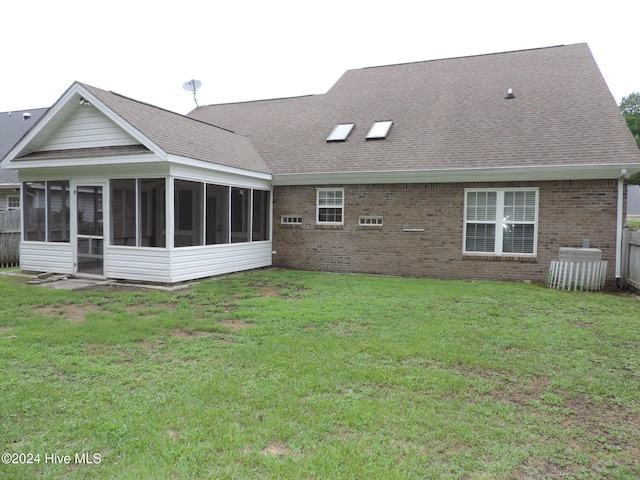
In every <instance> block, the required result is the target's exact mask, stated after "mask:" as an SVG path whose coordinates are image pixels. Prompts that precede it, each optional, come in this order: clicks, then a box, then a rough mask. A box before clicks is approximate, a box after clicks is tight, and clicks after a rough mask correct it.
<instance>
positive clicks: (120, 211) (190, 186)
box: [9, 44, 640, 282]
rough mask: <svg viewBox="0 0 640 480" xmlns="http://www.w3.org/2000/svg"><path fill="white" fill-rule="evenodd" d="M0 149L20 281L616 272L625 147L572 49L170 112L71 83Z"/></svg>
mask: <svg viewBox="0 0 640 480" xmlns="http://www.w3.org/2000/svg"><path fill="white" fill-rule="evenodd" d="M30 133H31V134H30V135H29V136H27V137H26V138H24V139H23V140H22V141H21V142H20V143H19V144H18V145H17V146H16V147H15V148H14V149H13V150H12V152H11V154H10V156H9V161H10V166H11V167H12V168H18V169H19V171H20V176H21V180H22V181H23V182H24V192H25V193H24V204H25V207H26V206H27V205H28V206H29V208H25V220H26V224H25V229H24V232H23V242H22V248H23V255H22V259H21V260H22V264H23V268H26V269H32V270H40V271H62V272H68V273H83V270H84V273H93V274H97V275H100V276H106V277H110V278H129V279H139V280H152V281H164V282H175V281H181V280H187V279H191V278H198V277H204V276H209V275H215V274H218V273H224V272H228V271H236V270H242V269H246V268H255V267H258V266H265V265H272V264H273V265H276V266H282V267H287V268H299V269H312V270H326V271H336V272H363V273H381V274H393V275H411V276H430V277H438V278H486V279H503V280H532V281H536V280H543V279H544V277H545V275H546V273H547V271H548V269H549V265H550V262H551V260H552V259H553V258H555V257H556V256H557V255H558V251H559V249H560V248H561V247H579V246H581V245H584V244H588V245H589V246H591V247H593V248H598V249H601V250H602V255H603V259H605V260H608V262H609V270H610V271H609V272H608V278H609V279H610V280H611V281H613V279H614V278H616V277H618V276H619V259H620V254H619V248H620V241H621V230H622V222H623V219H624V214H625V212H624V205H625V202H624V185H625V178H626V177H627V176H628V175H630V174H632V173H635V172H637V171H640V152H639V151H638V149H637V148H636V146H635V143H634V141H633V138H632V137H631V134H630V132H629V131H628V129H627V127H626V125H625V122H624V119H623V118H622V116H621V115H620V112H619V110H618V108H617V105H616V103H615V100H614V99H613V97H612V96H611V93H610V92H609V90H608V88H607V86H606V84H605V82H604V79H603V78H602V75H601V74H600V72H599V70H598V67H597V65H596V63H595V61H594V60H593V57H592V55H591V53H590V51H589V48H588V47H587V45H585V44H577V45H569V46H559V47H551V48H541V49H534V50H524V51H514V52H505V53H498V54H491V55H479V56H473V57H464V58H452V59H444V60H433V61H425V62H416V63H409V64H400V65H390V66H382V67H373V68H364V69H358V70H351V71H348V72H346V73H345V74H344V75H343V76H342V78H340V79H339V80H338V82H337V83H336V84H335V85H334V86H333V87H332V88H331V89H330V90H329V91H328V92H327V93H326V94H323V95H313V96H306V97H296V98H284V99H274V100H264V101H255V102H245V103H235V104H224V105H210V106H204V107H199V108H197V109H196V110H194V111H192V112H191V113H190V114H189V115H188V116H187V117H183V116H180V115H177V114H173V113H171V112H166V111H164V110H161V109H157V108H155V107H152V106H150V105H146V104H143V103H140V102H136V101H134V100H131V99H128V98H125V97H122V96H120V95H117V94H114V93H111V92H105V91H103V90H100V89H96V88H94V87H90V86H88V85H84V84H79V83H77V84H74V85H73V86H72V87H71V88H70V89H69V90H68V91H67V92H66V93H65V94H64V95H63V97H61V99H60V100H59V101H58V102H57V103H56V105H54V107H52V109H51V110H50V111H49V112H48V113H47V115H46V116H45V117H44V118H43V120H42V121H41V122H40V123H39V125H38V127H37V128H34V130H32V132H30Z"/></svg>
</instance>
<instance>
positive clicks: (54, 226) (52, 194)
mask: <svg viewBox="0 0 640 480" xmlns="http://www.w3.org/2000/svg"><path fill="white" fill-rule="evenodd" d="M69 213H70V212H69V181H68V180H63V181H56V182H47V241H48V242H69V240H70V237H71V235H70V233H69V232H70V224H71V222H70V220H69Z"/></svg>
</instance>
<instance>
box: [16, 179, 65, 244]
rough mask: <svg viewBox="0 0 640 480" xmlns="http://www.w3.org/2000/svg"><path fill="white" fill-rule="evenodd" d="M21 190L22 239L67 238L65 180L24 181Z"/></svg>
mask: <svg viewBox="0 0 640 480" xmlns="http://www.w3.org/2000/svg"><path fill="white" fill-rule="evenodd" d="M22 191H23V201H22V204H23V205H24V221H25V225H24V239H25V240H26V241H32V242H65V243H67V242H69V237H70V231H71V228H70V226H71V221H70V211H69V205H70V203H69V201H70V195H69V193H70V190H69V181H68V180H61V181H56V182H25V183H24V184H23V188H22Z"/></svg>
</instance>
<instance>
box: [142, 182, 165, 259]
mask: <svg viewBox="0 0 640 480" xmlns="http://www.w3.org/2000/svg"><path fill="white" fill-rule="evenodd" d="M138 183H139V185H138V206H139V209H140V211H139V213H138V221H139V222H140V227H139V229H140V236H141V238H140V242H139V245H140V246H143V247H162V248H164V247H166V246H167V240H166V236H167V234H166V210H167V209H166V191H167V182H166V181H165V179H164V178H141V179H140V180H138Z"/></svg>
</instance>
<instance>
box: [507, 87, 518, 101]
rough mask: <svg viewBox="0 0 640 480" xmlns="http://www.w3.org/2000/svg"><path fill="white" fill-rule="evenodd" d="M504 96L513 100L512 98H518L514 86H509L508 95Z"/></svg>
mask: <svg viewBox="0 0 640 480" xmlns="http://www.w3.org/2000/svg"><path fill="white" fill-rule="evenodd" d="M504 98H505V100H511V99H512V98H516V96H515V95H514V94H513V88H507V96H506V97H504Z"/></svg>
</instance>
